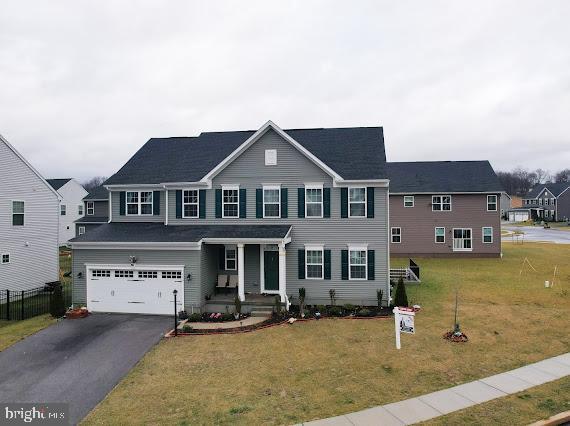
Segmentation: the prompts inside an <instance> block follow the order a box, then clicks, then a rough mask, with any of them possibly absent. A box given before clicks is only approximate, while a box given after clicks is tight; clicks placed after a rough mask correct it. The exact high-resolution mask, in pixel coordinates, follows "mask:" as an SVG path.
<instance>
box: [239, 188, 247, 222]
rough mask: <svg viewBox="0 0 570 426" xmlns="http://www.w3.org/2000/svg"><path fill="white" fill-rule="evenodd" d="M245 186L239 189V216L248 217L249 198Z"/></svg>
mask: <svg viewBox="0 0 570 426" xmlns="http://www.w3.org/2000/svg"><path fill="white" fill-rule="evenodd" d="M246 194H247V193H246V191H245V188H242V189H240V190H239V217H240V218H242V219H245V218H246V217H247V210H246V209H247V198H246Z"/></svg>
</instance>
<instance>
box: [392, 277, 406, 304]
mask: <svg viewBox="0 0 570 426" xmlns="http://www.w3.org/2000/svg"><path fill="white" fill-rule="evenodd" d="M394 304H395V305H396V306H402V307H407V306H408V296H407V295H406V285H405V284H404V279H403V278H402V277H400V279H399V280H398V286H397V287H396V297H395V300H394Z"/></svg>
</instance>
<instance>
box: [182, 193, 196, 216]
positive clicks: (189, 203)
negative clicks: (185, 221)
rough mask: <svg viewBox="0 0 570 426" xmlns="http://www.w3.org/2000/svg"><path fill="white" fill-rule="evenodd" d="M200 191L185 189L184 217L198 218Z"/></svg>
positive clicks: (183, 201)
mask: <svg viewBox="0 0 570 426" xmlns="http://www.w3.org/2000/svg"><path fill="white" fill-rule="evenodd" d="M199 196H200V195H199V191H198V190H197V189H185V190H184V192H183V194H182V217H198V211H199V209H198V201H199Z"/></svg>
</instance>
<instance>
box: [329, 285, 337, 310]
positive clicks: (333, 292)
mask: <svg viewBox="0 0 570 426" xmlns="http://www.w3.org/2000/svg"><path fill="white" fill-rule="evenodd" d="M329 297H330V298H331V306H335V305H336V290H335V289H334V288H331V289H330V290H329Z"/></svg>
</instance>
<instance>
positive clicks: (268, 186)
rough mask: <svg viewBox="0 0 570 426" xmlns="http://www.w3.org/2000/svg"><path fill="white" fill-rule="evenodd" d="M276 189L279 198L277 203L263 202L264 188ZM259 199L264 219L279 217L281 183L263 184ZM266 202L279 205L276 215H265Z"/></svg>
mask: <svg viewBox="0 0 570 426" xmlns="http://www.w3.org/2000/svg"><path fill="white" fill-rule="evenodd" d="M266 189H268V190H277V191H279V196H278V197H279V199H278V201H277V203H266V202H265V190H266ZM261 201H262V203H263V218H264V219H279V218H281V185H263V189H262V190H261ZM266 204H272V205H273V204H278V205H279V214H278V215H277V216H266V215H265V205H266Z"/></svg>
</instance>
